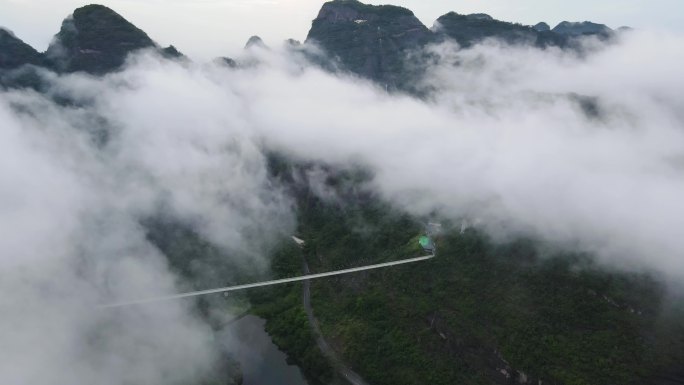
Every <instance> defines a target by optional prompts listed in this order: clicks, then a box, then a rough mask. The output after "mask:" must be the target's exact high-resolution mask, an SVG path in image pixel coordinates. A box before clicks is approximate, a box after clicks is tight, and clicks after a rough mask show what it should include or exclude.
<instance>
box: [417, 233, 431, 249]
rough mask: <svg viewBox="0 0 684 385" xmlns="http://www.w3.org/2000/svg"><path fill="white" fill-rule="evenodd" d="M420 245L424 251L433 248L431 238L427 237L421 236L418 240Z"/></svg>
mask: <svg viewBox="0 0 684 385" xmlns="http://www.w3.org/2000/svg"><path fill="white" fill-rule="evenodd" d="M418 243H420V245H421V246H422V247H423V248H424V249H426V248H429V247H430V246H432V242H431V241H430V237H428V236H427V235H423V236H421V237H420V239H419V240H418Z"/></svg>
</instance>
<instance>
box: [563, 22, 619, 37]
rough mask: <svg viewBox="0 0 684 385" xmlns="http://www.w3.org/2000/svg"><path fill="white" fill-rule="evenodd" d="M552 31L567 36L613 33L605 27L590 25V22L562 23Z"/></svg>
mask: <svg viewBox="0 0 684 385" xmlns="http://www.w3.org/2000/svg"><path fill="white" fill-rule="evenodd" d="M552 31H553V32H556V33H559V34H561V35H567V36H582V35H609V34H610V33H611V32H613V30H612V29H610V28H608V27H607V26H606V25H604V24H597V23H592V22H591V21H582V22H571V21H563V22H561V23H559V24H558V25H557V26H555V27H554V28H553V29H552Z"/></svg>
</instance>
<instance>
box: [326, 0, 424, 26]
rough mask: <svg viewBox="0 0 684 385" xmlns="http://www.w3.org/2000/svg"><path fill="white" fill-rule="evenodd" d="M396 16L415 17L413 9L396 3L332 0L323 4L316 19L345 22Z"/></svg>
mask: <svg viewBox="0 0 684 385" xmlns="http://www.w3.org/2000/svg"><path fill="white" fill-rule="evenodd" d="M396 16H408V17H415V16H414V15H413V12H411V10H409V9H406V8H403V7H398V6H394V5H370V4H364V3H362V2H360V1H357V0H332V1H328V2H326V3H324V4H323V6H322V7H321V10H320V12H319V13H318V17H316V20H320V21H325V22H328V23H340V22H342V23H343V22H358V21H363V20H368V18H370V19H377V18H379V17H396Z"/></svg>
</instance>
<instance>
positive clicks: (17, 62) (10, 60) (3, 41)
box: [0, 28, 43, 69]
mask: <svg viewBox="0 0 684 385" xmlns="http://www.w3.org/2000/svg"><path fill="white" fill-rule="evenodd" d="M42 63H43V56H42V55H41V54H40V53H38V51H36V50H35V49H33V47H31V46H30V45H28V44H26V43H24V42H23V41H21V39H19V38H17V37H16V36H14V34H13V33H12V32H10V31H8V30H5V29H3V28H0V69H14V68H18V67H21V66H22V65H24V64H35V65H40V64H42Z"/></svg>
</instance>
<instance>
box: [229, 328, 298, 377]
mask: <svg viewBox="0 0 684 385" xmlns="http://www.w3.org/2000/svg"><path fill="white" fill-rule="evenodd" d="M265 323H266V321H264V320H263V319H261V318H259V317H256V316H253V315H247V316H245V317H242V318H240V319H239V320H237V321H235V322H233V323H231V324H230V325H229V326H227V327H226V329H224V330H223V331H222V332H221V339H222V341H224V343H225V346H226V348H227V350H228V351H229V352H230V353H232V355H233V356H234V357H235V358H236V359H237V360H238V361H239V362H240V366H241V368H242V373H243V378H244V382H243V385H308V383H307V382H306V380H305V379H304V376H303V375H302V371H301V370H300V369H299V368H298V367H297V366H294V365H289V364H288V363H287V361H286V360H287V355H286V354H285V353H283V352H281V351H280V350H279V349H278V347H277V346H276V345H275V344H274V343H273V341H272V340H271V337H270V336H269V335H268V333H266V331H265V330H264V325H265Z"/></svg>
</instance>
